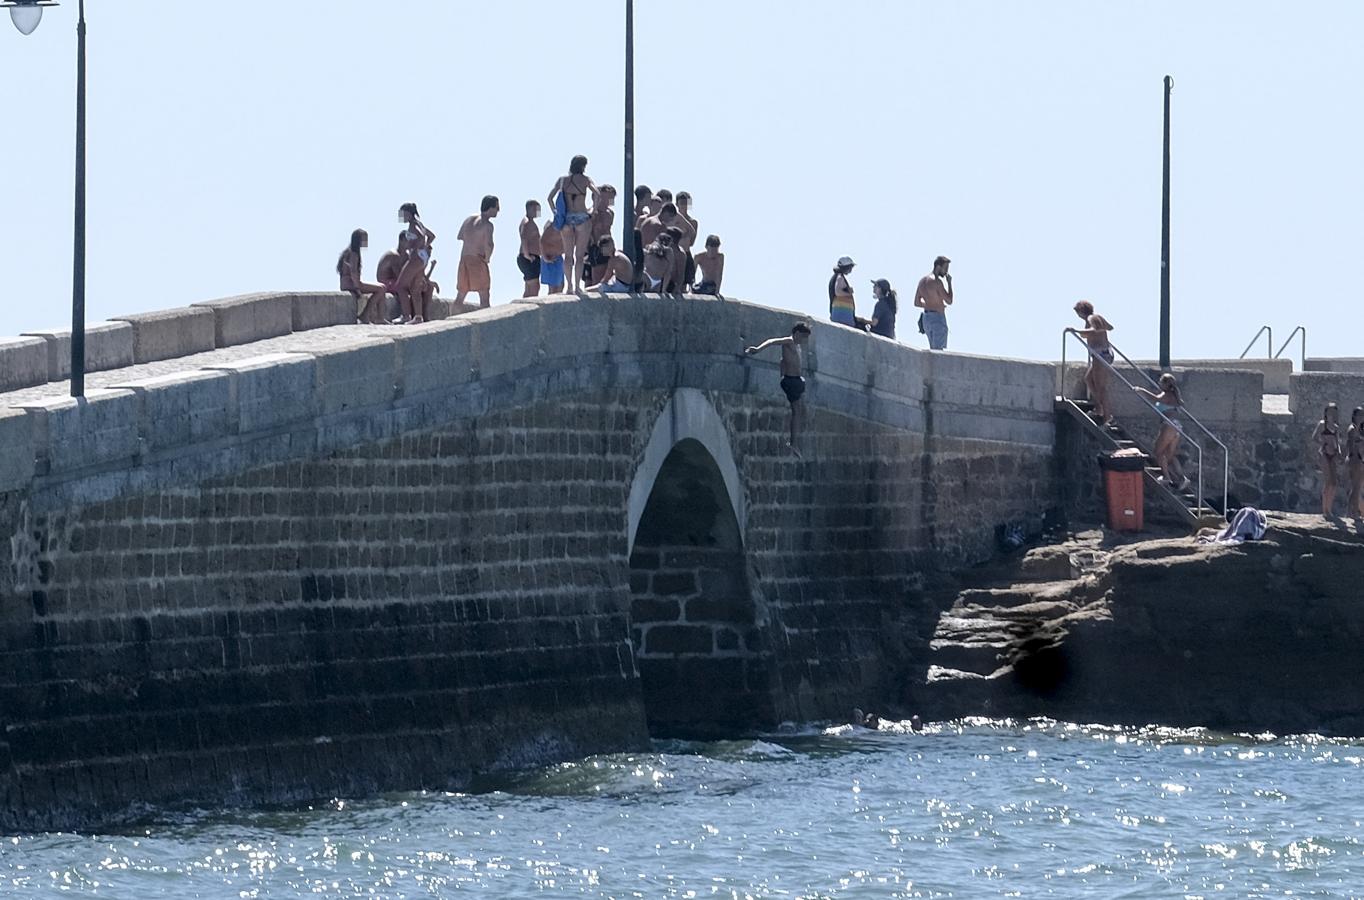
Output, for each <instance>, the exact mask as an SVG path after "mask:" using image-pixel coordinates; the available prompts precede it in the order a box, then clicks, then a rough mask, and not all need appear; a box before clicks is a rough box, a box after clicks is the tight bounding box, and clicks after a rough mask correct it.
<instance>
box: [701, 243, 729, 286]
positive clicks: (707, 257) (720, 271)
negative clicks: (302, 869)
mask: <svg viewBox="0 0 1364 900" xmlns="http://www.w3.org/2000/svg"><path fill="white" fill-rule="evenodd" d="M696 268H697V271H699V272H700V273H701V281H700V282H699V283H698V284H697V285H696V293H698V294H710V295H712V296H715V297H718V296H720V284H721V283H722V282H723V281H724V280H725V255H724V254H723V253H721V252H720V238H719V236H718V235H714V234H712V235H711V236H710V237H708V238H706V249H705V250H702V251H701V252H700V253H698V254H696Z"/></svg>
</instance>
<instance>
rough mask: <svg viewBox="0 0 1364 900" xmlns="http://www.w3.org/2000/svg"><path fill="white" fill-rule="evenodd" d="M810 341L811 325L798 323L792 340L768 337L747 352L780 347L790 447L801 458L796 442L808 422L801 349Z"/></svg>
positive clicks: (788, 444)
mask: <svg viewBox="0 0 1364 900" xmlns="http://www.w3.org/2000/svg"><path fill="white" fill-rule="evenodd" d="M809 339H810V326H809V325H806V324H805V323H804V322H797V323H796V324H795V325H793V326H792V327H791V336H790V337H777V338H768V339H767V340H765V341H763V342H762V343H761V344H759V345H757V346H756V347H749V348H747V349H746V350H744V352H745V353H747V354H748V355H749V356H752V355H753V354H755V353H761V352H762V351H763V350H766V349H767V348H768V347H772V346H779V347H781V389H782V393H784V394H786V400H787V402H789V403H790V404H791V410H790V414H789V417H788V419H787V422H788V425H789V428H790V433H791V438H790V441H789V442H788V443H787V446H788V447H790V448H791V452H792V453H794V454H795V455H796V457H797V458H799V457H800V450H798V449H797V448H796V441H797V440H798V439H799V437H800V429H801V426H802V425H803V424H804V419H805V404H804V402H803V401H802V400H801V398H802V397H804V396H805V378H804V376H802V375H801V352H800V348H801V347H803V346H804V345H805V342H806V341H808V340H809Z"/></svg>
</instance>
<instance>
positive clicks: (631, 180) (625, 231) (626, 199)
mask: <svg viewBox="0 0 1364 900" xmlns="http://www.w3.org/2000/svg"><path fill="white" fill-rule="evenodd" d="M621 202H622V203H623V204H624V205H625V207H628V208H629V210H630V213H629V215H628V216H623V217H622V218H623V219H624V220H625V225H624V227H623V228H622V229H621V231H622V234H621V237H622V238H623V241H622V244H623V246H624V248H625V255H626V256H628V257H629V258H630V259H632V260H633V259H634V258H635V0H625V192H624V193H623V194H621ZM635 277H636V278H638V277H639V275H638V273H636V276H635Z"/></svg>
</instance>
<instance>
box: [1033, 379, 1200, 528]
mask: <svg viewBox="0 0 1364 900" xmlns="http://www.w3.org/2000/svg"><path fill="white" fill-rule="evenodd" d="M1056 411H1057V413H1058V414H1064V415H1069V416H1070V417H1071V418H1072V419H1074V420H1075V421H1076V422H1078V423H1079V424H1080V427H1081V428H1083V429H1084V430H1085V432H1086V433H1088V434H1089V435H1090V436H1091V437H1093V438H1094V439H1095V440H1097V441H1098V442H1099V445H1100V446H1101V447H1103V448H1104V449H1105V450H1108V451H1110V452H1112V451H1116V450H1124V449H1127V448H1129V447H1135V448H1137V449H1138V450H1140V451H1141V452H1142V456H1143V458H1144V459H1145V461H1146V468H1145V479H1144V480H1145V482H1146V491H1147V492H1148V493H1149V494H1151V495H1152V496H1154V497H1155V498H1156V499H1157V500H1158V501H1159V502H1160V503H1161V504H1162V505H1163V506H1164V507H1166V508H1167V509H1168V510H1169V511H1170V512H1171V513H1173V514H1174V515H1175V516H1177V517H1179V519H1181V520H1182V521H1184V522H1185V523H1187V524H1188V525H1190V526H1193V527H1199V526H1201V525H1205V524H1207V525H1221V524H1224V519H1223V512H1224V511H1220V510H1218V509H1216V508H1215V506H1214V505H1211V504H1214V503H1215V502H1216V501H1214V500H1211V499H1209V498H1208V497H1204V498H1203V505H1202V506H1200V505H1199V503H1198V497H1197V495H1196V494H1195V493H1194V491H1193V490H1192V489H1186V490H1184V491H1176V490H1175V489H1174V487H1173V486H1171V485H1167V484H1166V483H1165V482H1164V481H1163V480H1161V478H1160V474H1161V473H1160V467H1159V466H1157V465H1156V462H1155V459H1154V458H1153V457H1152V456H1151V454H1150V453H1149V452H1148V451H1147V449H1146V448H1145V447H1143V446H1141V444H1140V443H1138V442H1137V441H1136V440H1135V439H1133V438H1132V437H1131V435H1129V434H1128V433H1127V431H1126V430H1124V429H1123V427H1122V426H1121V425H1118V424H1111V425H1105V424H1103V422H1102V421H1100V419H1099V417H1098V416H1097V415H1095V414H1094V405H1093V404H1092V403H1090V402H1089V401H1088V400H1071V399H1068V398H1066V397H1057V398H1056Z"/></svg>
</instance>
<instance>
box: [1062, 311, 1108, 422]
mask: <svg viewBox="0 0 1364 900" xmlns="http://www.w3.org/2000/svg"><path fill="white" fill-rule="evenodd" d="M1075 314H1076V315H1077V316H1079V317H1080V318H1081V319H1084V320H1085V327H1084V328H1067V329H1066V331H1068V332H1070V333H1071V334H1078V335H1079V336H1080V337H1082V338H1084V340H1085V343H1086V344H1087V345H1089V368H1087V369H1085V387H1086V388H1088V392H1089V402H1090V403H1093V404H1094V414H1095V415H1097V416H1098V417H1099V421H1100V422H1102V423H1103V424H1104V425H1111V424H1113V414H1112V413H1111V412H1110V411H1109V409H1108V371H1109V367H1111V366H1112V365H1113V345H1112V344H1110V343H1109V342H1108V333H1109V332H1110V331H1112V330H1113V325H1112V323H1110V322H1109V321H1108V320H1107V319H1105V318H1104V317H1103V316H1101V315H1099V314H1098V313H1096V312H1095V311H1094V304H1093V303H1090V302H1089V301H1088V300H1081V301H1080V302H1079V303H1076V304H1075Z"/></svg>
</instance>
